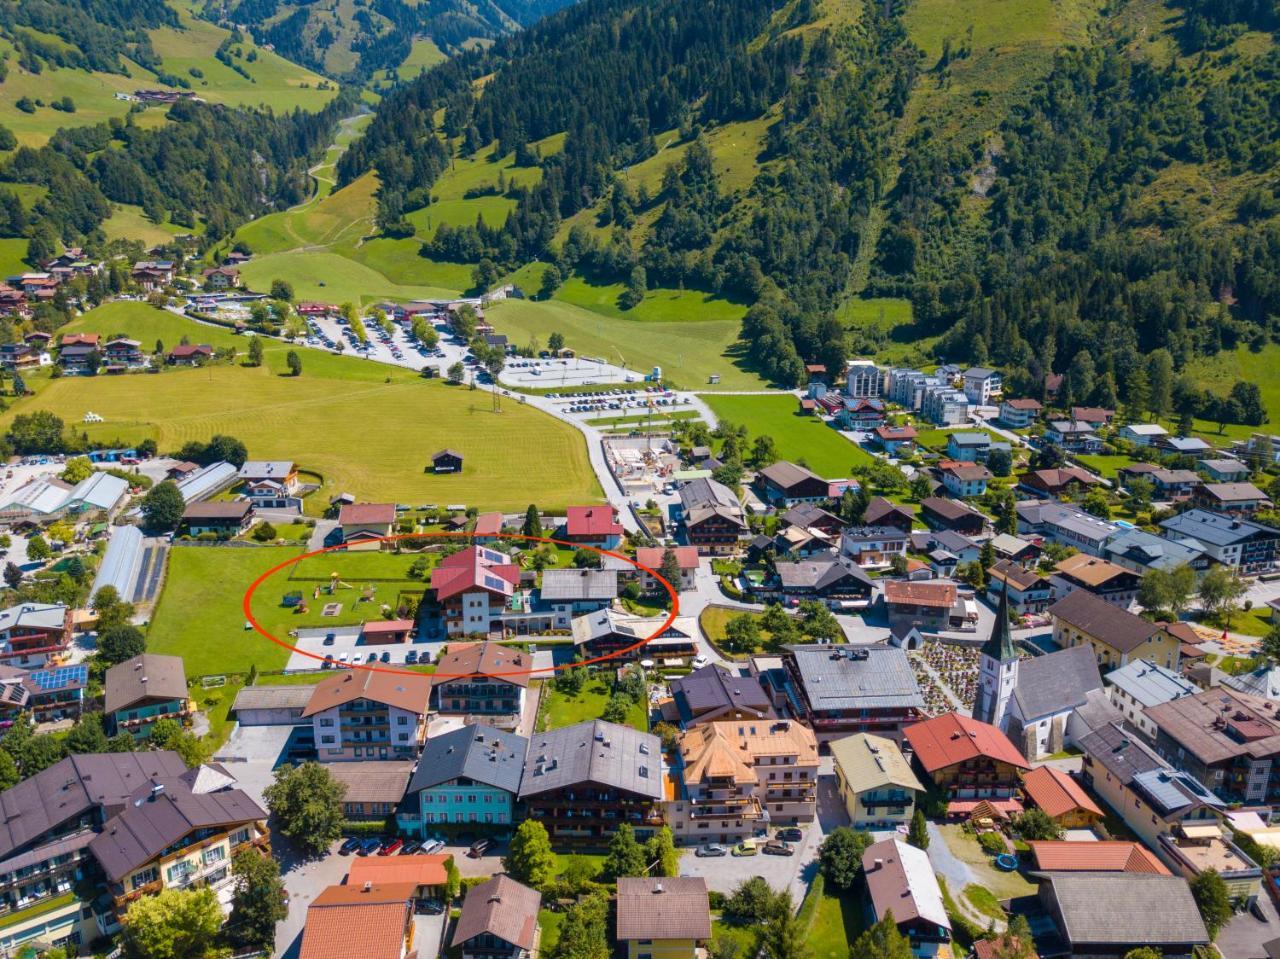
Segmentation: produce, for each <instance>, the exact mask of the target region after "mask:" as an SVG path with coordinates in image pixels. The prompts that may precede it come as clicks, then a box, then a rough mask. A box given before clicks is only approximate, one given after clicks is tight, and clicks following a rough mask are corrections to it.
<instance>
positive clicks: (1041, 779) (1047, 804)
mask: <svg viewBox="0 0 1280 959" xmlns="http://www.w3.org/2000/svg"><path fill="white" fill-rule="evenodd" d="M1022 788H1023V789H1024V790H1025V791H1026V793H1027V798H1028V799H1030V800H1031V801H1032V802H1033V803H1035V804H1036V805H1037V806H1039V807H1040V808H1041V809H1042V810H1044V812H1045V814H1046V815H1048V816H1049V817H1050V818H1052V819H1057V818H1058V817H1059V816H1065V815H1066V814H1067V813H1070V812H1073V811H1075V810H1077V809H1082V810H1085V811H1086V812H1091V813H1095V814H1096V815H1098V816H1102V814H1103V813H1102V810H1101V809H1099V808H1098V804H1097V803H1095V802H1094V801H1093V800H1092V799H1090V798H1089V794H1088V793H1086V792H1085V791H1084V789H1083V788H1081V786H1080V784H1079V783H1077V782H1076V781H1075V780H1074V779H1072V778H1071V775H1070V774H1069V773H1066V772H1063V771H1062V770H1061V769H1055V768H1053V767H1052V766H1038V767H1037V768H1035V769H1032V770H1030V771H1029V772H1028V773H1027V774H1026V775H1025V776H1023V777H1022Z"/></svg>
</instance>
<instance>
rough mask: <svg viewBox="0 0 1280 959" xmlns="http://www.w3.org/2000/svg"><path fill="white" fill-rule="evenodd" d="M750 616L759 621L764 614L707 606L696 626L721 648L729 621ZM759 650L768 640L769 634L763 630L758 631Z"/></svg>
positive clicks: (726, 607)
mask: <svg viewBox="0 0 1280 959" xmlns="http://www.w3.org/2000/svg"><path fill="white" fill-rule="evenodd" d="M742 615H746V616H750V617H751V618H752V619H761V618H762V617H763V616H764V614H763V613H756V612H752V611H751V610H745V609H734V608H732V607H730V606H707V607H704V608H703V610H702V613H701V615H699V616H698V625H699V626H701V627H702V633H703V635H704V636H706V637H707V639H709V640H710V641H711V642H713V643H715V644H716V646H722V644H723V643H724V630H725V627H726V626H727V625H728V624H729V620H731V619H733V618H734V617H735V616H742ZM760 640H761V648H762V649H763V648H764V644H766V643H767V642H768V640H769V633H768V632H767V631H765V630H763V629H762V630H761V631H760Z"/></svg>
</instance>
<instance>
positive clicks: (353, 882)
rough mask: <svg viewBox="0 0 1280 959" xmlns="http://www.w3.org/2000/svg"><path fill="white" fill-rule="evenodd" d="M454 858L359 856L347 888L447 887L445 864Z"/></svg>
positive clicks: (352, 861)
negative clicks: (365, 885)
mask: <svg viewBox="0 0 1280 959" xmlns="http://www.w3.org/2000/svg"><path fill="white" fill-rule="evenodd" d="M452 858H453V857H452V856H358V857H356V858H354V859H352V860H351V868H350V869H349V870H348V871H347V886H348V887H351V886H363V885H364V884H365V883H366V882H372V883H374V884H375V885H383V886H385V885H387V884H405V883H412V884H413V885H415V886H443V885H444V883H445V880H446V879H447V878H448V877H447V876H446V873H445V863H447V862H448V861H449V860H450V859H452Z"/></svg>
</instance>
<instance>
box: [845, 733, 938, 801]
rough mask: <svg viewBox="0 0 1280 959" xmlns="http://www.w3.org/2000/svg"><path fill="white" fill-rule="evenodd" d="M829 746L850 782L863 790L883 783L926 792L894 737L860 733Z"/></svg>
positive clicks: (883, 784) (874, 787)
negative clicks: (888, 737) (887, 737)
mask: <svg viewBox="0 0 1280 959" xmlns="http://www.w3.org/2000/svg"><path fill="white" fill-rule="evenodd" d="M827 745H828V747H829V748H830V749H831V755H832V756H833V757H834V758H835V762H836V765H838V766H839V767H840V769H841V770H842V771H843V772H844V777H845V779H846V780H847V781H848V782H849V785H850V786H851V787H852V788H854V789H856V790H858V791H860V792H861V791H865V790H868V789H877V788H879V787H882V786H901V787H902V788H903V789H913V790H915V791H916V792H924V789H925V787H924V784H923V783H921V782H920V780H919V779H918V778H917V777H916V774H915V772H913V771H912V769H911V763H909V762H907V759H906V757H905V756H903V755H902V750H901V749H899V748H898V744H897V743H895V742H894V741H893V740H892V739H885V738H884V737H882V736H873V735H871V734H870V733H856V734H854V735H852V736H846V737H845V738H844V739H836V740H833V741H832V742H830V743H828V744H827Z"/></svg>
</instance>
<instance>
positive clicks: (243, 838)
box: [231, 827, 249, 846]
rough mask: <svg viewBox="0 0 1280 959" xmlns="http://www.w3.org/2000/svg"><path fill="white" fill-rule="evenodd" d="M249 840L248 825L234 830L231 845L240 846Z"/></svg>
mask: <svg viewBox="0 0 1280 959" xmlns="http://www.w3.org/2000/svg"><path fill="white" fill-rule="evenodd" d="M248 841H249V829H248V827H245V828H244V829H240V830H237V831H236V832H233V833H232V834H231V845H233V846H239V845H240V844H241V843H246V842H248Z"/></svg>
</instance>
